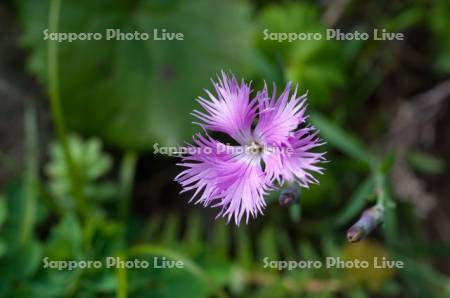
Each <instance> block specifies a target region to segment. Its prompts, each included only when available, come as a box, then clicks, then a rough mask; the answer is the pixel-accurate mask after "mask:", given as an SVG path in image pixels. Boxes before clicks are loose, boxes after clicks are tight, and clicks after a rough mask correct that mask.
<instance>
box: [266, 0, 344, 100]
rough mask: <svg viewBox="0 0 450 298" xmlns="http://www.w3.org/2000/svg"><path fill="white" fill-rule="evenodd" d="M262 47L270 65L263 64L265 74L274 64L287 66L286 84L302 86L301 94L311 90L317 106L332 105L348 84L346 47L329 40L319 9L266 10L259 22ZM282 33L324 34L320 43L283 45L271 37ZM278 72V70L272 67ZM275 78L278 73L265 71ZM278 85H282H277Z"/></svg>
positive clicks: (285, 7)
mask: <svg viewBox="0 0 450 298" xmlns="http://www.w3.org/2000/svg"><path fill="white" fill-rule="evenodd" d="M259 23H260V32H261V33H259V36H258V39H257V40H258V42H259V44H258V46H259V48H260V49H261V51H262V52H263V53H265V56H266V59H267V60H269V62H266V63H264V64H263V63H261V62H260V63H259V65H263V66H264V68H263V70H265V69H267V64H270V62H271V63H272V64H273V65H277V64H280V61H279V60H282V61H281V64H282V65H283V68H282V70H283V72H284V76H285V78H286V80H290V81H293V82H299V84H300V86H299V87H300V91H301V92H305V91H307V90H308V92H309V95H310V97H311V100H310V101H309V103H310V104H311V105H313V106H318V105H324V104H326V103H327V102H329V98H330V97H331V96H330V95H331V92H332V90H333V89H334V88H336V87H339V86H342V85H343V84H344V82H345V81H346V72H345V65H344V64H345V57H344V51H342V46H341V45H338V44H337V43H336V42H335V41H331V40H327V39H326V38H325V26H324V25H323V24H322V23H321V21H320V13H319V11H318V10H317V9H316V7H315V6H313V5H309V4H305V3H289V4H284V5H267V6H265V7H264V8H263V9H262V11H261V15H260V18H259ZM279 32H289V33H308V32H313V33H316V32H317V33H321V34H322V37H323V38H321V39H319V40H314V39H313V38H311V39H307V40H295V41H292V42H288V41H284V42H279V41H277V40H272V39H270V38H267V35H269V36H270V34H273V33H279ZM272 68H273V69H275V67H274V66H273V67H272ZM264 72H265V73H268V74H272V76H271V77H273V76H274V73H275V70H272V71H267V70H266V71H264ZM277 83H278V82H277Z"/></svg>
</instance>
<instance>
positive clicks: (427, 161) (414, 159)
mask: <svg viewBox="0 0 450 298" xmlns="http://www.w3.org/2000/svg"><path fill="white" fill-rule="evenodd" d="M408 161H409V163H410V165H411V166H412V167H413V168H414V169H416V170H418V171H421V172H423V173H425V174H441V173H442V172H444V171H445V169H446V164H445V161H443V160H442V159H438V158H436V157H434V156H431V155H429V154H426V153H423V152H419V151H415V152H412V153H411V154H409V155H408Z"/></svg>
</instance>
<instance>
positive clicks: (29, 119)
mask: <svg viewBox="0 0 450 298" xmlns="http://www.w3.org/2000/svg"><path fill="white" fill-rule="evenodd" d="M37 151H38V149H37V130H36V112H35V109H34V107H33V106H29V107H27V109H26V112H25V152H26V170H25V176H24V188H23V189H24V195H23V198H24V204H23V208H24V210H23V214H22V225H21V231H20V243H21V244H22V245H24V246H25V245H26V244H27V243H28V242H29V241H30V239H31V238H32V235H33V227H34V221H35V210H36V195H37V191H36V189H37V180H38V178H37V177H38V165H37V164H38V152H37Z"/></svg>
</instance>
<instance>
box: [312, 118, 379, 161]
mask: <svg viewBox="0 0 450 298" xmlns="http://www.w3.org/2000/svg"><path fill="white" fill-rule="evenodd" d="M311 122H312V124H313V125H314V126H315V127H317V128H318V129H319V130H320V134H321V135H322V137H323V138H324V140H325V141H326V142H327V143H329V144H330V145H332V146H334V147H336V148H337V149H339V150H341V151H342V152H344V153H345V154H347V155H349V156H350V157H352V158H354V159H357V160H360V161H362V162H364V163H366V164H369V165H371V164H372V162H373V157H372V155H371V154H370V153H369V152H368V151H367V150H366V149H365V148H364V146H363V145H362V144H361V142H360V141H359V140H358V139H357V138H356V137H354V136H352V135H350V134H349V133H347V132H345V131H344V130H342V129H341V128H340V127H339V126H337V125H336V124H334V123H333V122H331V121H330V120H328V119H326V118H325V117H323V116H322V115H320V114H318V113H311Z"/></svg>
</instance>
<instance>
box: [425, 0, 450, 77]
mask: <svg viewBox="0 0 450 298" xmlns="http://www.w3.org/2000/svg"><path fill="white" fill-rule="evenodd" d="M428 20H429V21H430V26H431V30H432V31H433V33H434V34H435V38H436V42H437V43H438V44H439V45H440V46H439V47H436V52H435V55H436V58H435V59H434V64H435V67H436V69H438V70H439V71H441V72H445V73H449V72H450V38H449V36H450V2H449V1H447V0H436V1H433V3H432V6H431V10H430V16H429V17H428Z"/></svg>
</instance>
